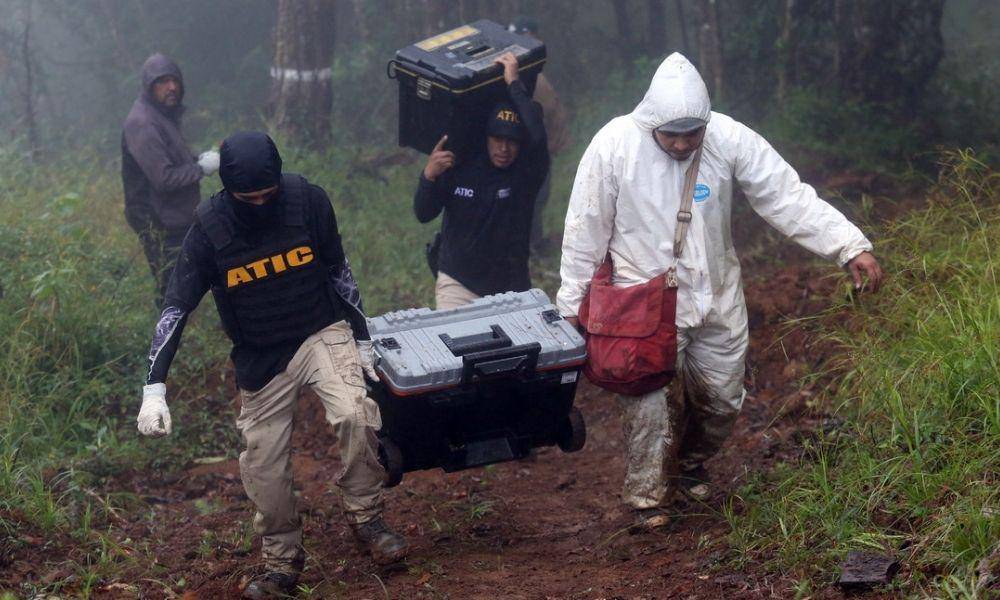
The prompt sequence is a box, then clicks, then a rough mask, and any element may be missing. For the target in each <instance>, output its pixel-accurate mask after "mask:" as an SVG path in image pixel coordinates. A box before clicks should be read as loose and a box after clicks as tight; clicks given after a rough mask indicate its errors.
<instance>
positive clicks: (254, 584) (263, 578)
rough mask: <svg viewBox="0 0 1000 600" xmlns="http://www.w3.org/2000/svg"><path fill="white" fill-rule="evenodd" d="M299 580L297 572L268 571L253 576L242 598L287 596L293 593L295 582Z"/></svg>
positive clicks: (258, 598)
mask: <svg viewBox="0 0 1000 600" xmlns="http://www.w3.org/2000/svg"><path fill="white" fill-rule="evenodd" d="M298 581H299V574H298V573H282V572H280V571H269V572H267V573H264V574H263V575H260V576H258V577H255V578H254V579H253V580H252V581H251V582H250V583H249V584H247V587H246V589H244V590H243V597H244V598H252V599H253V600H262V599H263V598H288V597H291V596H292V595H293V594H294V593H295V584H296V583H298Z"/></svg>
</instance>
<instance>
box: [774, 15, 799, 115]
mask: <svg viewBox="0 0 1000 600" xmlns="http://www.w3.org/2000/svg"><path fill="white" fill-rule="evenodd" d="M784 5H785V6H784V8H785V10H784V15H783V18H782V23H781V64H780V65H779V67H778V102H779V103H780V104H784V103H785V98H786V97H787V95H788V85H789V84H790V83H794V80H795V71H794V69H795V55H796V52H795V38H794V37H793V36H794V33H793V32H794V31H795V22H794V21H795V13H794V11H795V0H785V1H784Z"/></svg>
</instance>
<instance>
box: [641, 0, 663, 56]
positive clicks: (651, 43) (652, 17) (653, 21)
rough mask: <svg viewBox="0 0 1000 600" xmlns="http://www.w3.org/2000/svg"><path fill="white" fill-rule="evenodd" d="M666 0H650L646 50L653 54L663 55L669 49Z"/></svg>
mask: <svg viewBox="0 0 1000 600" xmlns="http://www.w3.org/2000/svg"><path fill="white" fill-rule="evenodd" d="M663 2H664V0H649V1H648V6H649V23H648V25H649V30H648V34H647V40H646V51H647V52H649V53H650V54H652V55H653V56H660V55H662V54H663V53H664V52H665V51H666V49H667V11H666V6H665V5H664V4H663Z"/></svg>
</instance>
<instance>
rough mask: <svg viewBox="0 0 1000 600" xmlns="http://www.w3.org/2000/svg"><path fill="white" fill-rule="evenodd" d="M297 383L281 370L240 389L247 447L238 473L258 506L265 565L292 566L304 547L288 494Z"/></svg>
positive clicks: (289, 568) (241, 421) (241, 425)
mask: <svg viewBox="0 0 1000 600" xmlns="http://www.w3.org/2000/svg"><path fill="white" fill-rule="evenodd" d="M298 389H299V386H298V384H297V383H296V382H295V381H293V380H292V379H291V378H290V377H288V376H287V375H286V374H285V373H279V374H278V375H276V376H275V377H274V379H272V380H271V381H270V382H268V384H267V385H266V386H264V387H263V388H262V389H261V390H259V391H257V392H246V391H241V392H240V394H241V397H242V401H243V406H242V408H241V410H240V416H239V418H238V419H237V421H236V427H237V428H238V429H239V431H240V433H241V434H242V436H243V440H244V443H245V444H246V449H245V450H244V451H243V452H242V453H240V475H241V476H242V478H243V487H244V488H245V489H246V492H247V496H249V497H250V500H251V501H252V502H253V503H254V506H256V508H257V513H256V515H255V516H254V520H253V526H254V531H255V532H256V533H257V534H258V535H260V536H261V549H262V553H263V555H264V562H265V564H266V565H267V568H268V569H269V570H276V571H294V570H296V568H295V567H294V566H293V563H294V562H295V561H296V560H300V559H301V558H300V557H301V553H302V524H301V521H300V519H299V513H298V510H297V507H296V502H295V496H294V495H293V494H292V460H291V439H292V425H293V421H294V419H293V417H294V412H295V402H296V400H297V399H298Z"/></svg>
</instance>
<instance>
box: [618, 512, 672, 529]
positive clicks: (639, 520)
mask: <svg viewBox="0 0 1000 600" xmlns="http://www.w3.org/2000/svg"><path fill="white" fill-rule="evenodd" d="M632 515H633V519H634V520H633V522H632V524H631V525H629V528H628V532H629V533H631V534H633V535H635V534H637V533H648V532H650V531H654V530H656V529H660V528H662V527H666V526H667V525H670V521H671V520H672V519H671V517H670V515H669V514H668V513H667V512H666V511H665V510H663V509H662V508H660V507H659V506H654V507H652V508H636V509H633V511H632Z"/></svg>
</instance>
